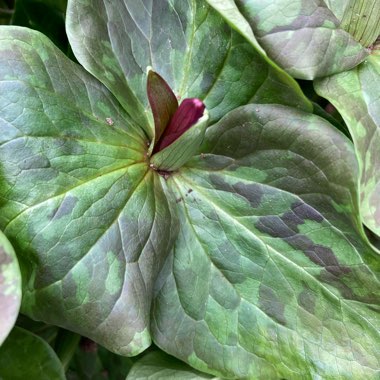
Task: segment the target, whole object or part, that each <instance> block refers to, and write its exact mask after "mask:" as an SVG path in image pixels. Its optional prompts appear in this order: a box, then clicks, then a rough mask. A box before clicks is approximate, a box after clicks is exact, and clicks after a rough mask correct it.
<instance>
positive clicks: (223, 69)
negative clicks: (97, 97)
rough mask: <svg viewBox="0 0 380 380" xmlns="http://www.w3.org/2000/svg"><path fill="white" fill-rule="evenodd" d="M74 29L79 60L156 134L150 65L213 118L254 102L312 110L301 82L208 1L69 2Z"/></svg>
mask: <svg viewBox="0 0 380 380" xmlns="http://www.w3.org/2000/svg"><path fill="white" fill-rule="evenodd" d="M67 32H68V36H69V40H70V43H71V45H72V48H73V51H74V54H75V56H76V57H77V59H78V61H79V62H80V63H81V64H82V65H83V66H84V67H85V68H86V69H87V70H88V71H90V72H91V73H92V74H93V75H94V76H96V77H97V78H98V79H99V80H100V81H101V82H103V83H104V84H105V85H106V86H107V87H108V88H109V89H110V90H111V91H112V92H113V93H114V94H115V96H116V97H117V99H118V100H119V101H120V103H121V104H122V105H123V107H124V108H125V109H126V110H127V111H128V112H129V113H130V115H131V116H132V117H133V118H134V119H135V120H136V121H137V122H139V124H140V125H141V126H142V128H144V129H145V130H146V131H147V134H148V136H150V138H152V136H153V123H152V117H151V113H150V109H149V108H148V100H147V96H146V70H147V67H148V66H151V67H152V69H153V70H154V71H155V72H157V73H158V74H160V75H161V76H162V77H163V78H164V79H165V80H166V81H167V82H168V84H169V86H170V87H171V88H172V89H173V91H174V93H175V94H176V95H177V97H178V98H179V99H183V98H199V99H201V100H202V101H203V102H204V103H205V104H206V107H207V109H208V111H209V113H210V120H211V122H213V121H216V120H218V119H219V118H220V117H222V116H223V115H224V114H225V113H226V112H228V111H229V110H232V109H234V108H236V107H238V106H240V105H243V104H246V103H249V102H256V103H283V104H287V105H292V106H296V107H300V108H302V109H307V110H310V109H311V108H312V107H311V105H310V103H309V102H308V101H307V99H306V98H305V97H304V96H303V95H302V93H301V92H300V90H299V87H298V86H297V84H296V83H295V82H294V81H293V80H291V79H290V78H289V77H288V76H287V75H285V74H284V73H283V72H282V70H279V69H278V68H277V67H275V66H272V65H270V64H268V62H267V60H266V59H265V58H263V56H262V53H259V52H258V51H257V49H256V48H255V47H254V46H253V45H252V44H251V43H249V42H248V41H247V40H246V39H245V38H243V37H242V36H241V35H240V34H239V33H237V32H235V31H233V30H232V29H231V28H230V27H229V26H228V25H227V23H226V22H225V21H224V20H223V19H222V18H221V17H220V16H219V14H218V13H217V12H216V11H214V10H213V9H212V8H210V7H209V6H208V5H207V3H206V1H204V0H191V1H190V0H188V1H182V0H180V1H179V0H174V1H172V0H170V1H169V0H160V1H152V0H139V1H136V0H125V1H105V0H95V1H94V0H76V1H70V0H69V2H68V13H67ZM148 119H149V120H148Z"/></svg>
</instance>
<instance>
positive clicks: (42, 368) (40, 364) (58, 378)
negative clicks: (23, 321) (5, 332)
mask: <svg viewBox="0 0 380 380" xmlns="http://www.w3.org/2000/svg"><path fill="white" fill-rule="evenodd" d="M0 379H2V380H25V379H28V380H65V379H66V378H65V373H64V371H63V367H62V365H61V363H60V361H59V359H58V357H57V355H56V354H55V352H54V351H53V349H52V348H51V347H50V346H49V344H48V343H46V342H45V341H44V340H43V339H41V338H40V337H38V336H37V335H34V334H32V333H31V332H29V331H26V330H24V329H21V328H20V327H15V328H14V329H13V330H12V332H11V333H10V334H9V336H8V338H7V340H6V341H5V342H4V344H3V345H2V346H1V347H0Z"/></svg>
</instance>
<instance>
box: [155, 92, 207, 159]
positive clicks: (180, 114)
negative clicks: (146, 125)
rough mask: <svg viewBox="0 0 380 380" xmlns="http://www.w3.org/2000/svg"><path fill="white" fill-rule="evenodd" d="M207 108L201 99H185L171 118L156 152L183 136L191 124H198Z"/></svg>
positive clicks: (156, 147)
mask: <svg viewBox="0 0 380 380" xmlns="http://www.w3.org/2000/svg"><path fill="white" fill-rule="evenodd" d="M205 108H206V107H205V105H204V104H203V102H202V100H200V99H197V98H188V99H184V100H183V102H182V103H181V104H180V106H179V107H178V109H177V111H176V112H175V113H174V115H173V116H172V118H171V119H170V122H169V124H168V126H167V127H166V128H165V131H164V133H163V134H162V136H161V138H160V140H159V141H158V143H157V145H156V146H155V147H154V153H156V152H158V151H160V150H162V149H164V148H166V147H167V146H168V145H170V144H171V143H172V142H174V141H175V140H177V139H178V138H179V137H180V136H182V135H183V134H184V133H185V132H186V131H187V130H188V129H189V128H190V127H191V126H193V125H194V124H196V122H197V121H198V120H199V119H200V118H201V117H202V116H203V113H204V110H205Z"/></svg>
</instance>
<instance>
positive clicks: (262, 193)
mask: <svg viewBox="0 0 380 380" xmlns="http://www.w3.org/2000/svg"><path fill="white" fill-rule="evenodd" d="M202 148H203V152H204V154H203V155H201V156H198V157H196V158H194V159H193V160H192V161H190V162H189V163H188V164H187V167H186V168H181V169H180V171H179V172H178V173H176V174H174V175H173V176H172V177H171V178H170V179H169V180H168V185H169V186H170V187H171V188H172V189H173V191H174V192H175V193H176V197H177V205H178V210H179V220H180V223H179V224H180V233H179V235H178V239H177V241H176V243H175V245H174V249H173V251H172V253H171V255H170V256H169V257H168V259H167V262H166V263H165V266H164V268H163V270H162V272H161V274H160V276H159V279H158V282H157V287H156V297H155V303H154V318H153V319H152V322H153V325H152V331H153V334H154V341H155V343H156V344H157V345H158V346H159V347H160V348H161V349H163V350H165V351H166V352H168V353H169V354H171V355H174V356H176V357H178V358H179V359H181V360H184V361H186V362H188V363H189V364H190V365H192V366H193V367H195V368H197V369H199V370H201V371H204V372H208V373H212V374H215V375H218V376H221V377H227V378H255V379H256V378H257V379H277V378H287V379H312V378H318V377H320V378H323V379H352V378H360V377H366V378H375V377H376V375H378V371H379V368H380V367H379V350H380V347H379V342H380V339H379V326H380V319H379V314H378V313H377V310H378V305H379V289H380V287H379V281H378V277H377V276H378V273H379V260H378V255H377V253H376V252H375V251H374V250H373V249H372V248H371V246H369V245H367V243H366V239H365V237H364V235H363V234H362V230H361V228H360V221H358V220H357V210H358V205H357V190H356V185H357V163H356V159H355V153H354V150H353V147H352V144H351V143H350V141H349V140H348V139H347V138H346V137H344V136H343V135H342V134H341V133H340V132H338V131H337V130H336V129H335V128H334V127H332V126H331V125H330V124H328V123H327V122H326V121H324V120H323V119H321V118H319V117H317V116H314V115H310V114H305V113H302V112H298V111H295V110H293V109H290V108H286V107H281V106H269V105H268V106H265V105H263V106H259V105H257V106H256V105H248V106H245V107H242V108H238V109H237V110H235V111H233V112H231V113H230V114H228V115H227V116H226V117H225V118H223V119H222V120H221V121H220V122H219V123H217V124H216V125H214V126H212V127H210V128H209V129H208V130H207V133H206V141H205V143H204V145H203V147H202Z"/></svg>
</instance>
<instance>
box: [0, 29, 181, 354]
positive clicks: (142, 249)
mask: <svg viewBox="0 0 380 380" xmlns="http://www.w3.org/2000/svg"><path fill="white" fill-rule="evenodd" d="M0 57H1V58H0V112H1V118H0V162H1V171H0V173H1V174H0V196H1V199H2V200H3V201H2V204H1V217H0V224H1V226H2V227H3V230H4V232H5V233H7V234H8V236H9V238H10V240H11V241H13V242H14V244H15V247H16V249H17V251H18V252H19V254H20V265H21V267H22V271H23V275H24V276H25V287H24V298H23V304H22V310H23V312H24V313H26V314H27V315H29V316H31V317H32V318H34V319H37V320H42V321H44V322H46V323H49V324H54V325H58V326H61V327H65V328H67V329H69V330H73V331H75V332H78V333H80V334H82V335H85V336H88V337H90V338H92V339H93V340H95V341H97V342H99V343H101V344H102V345H104V346H106V347H107V348H108V349H110V350H111V351H114V352H118V353H122V354H127V355H129V354H137V353H138V352H140V351H141V350H143V349H145V348H146V347H147V346H149V344H150V334H149V327H148V326H149V313H150V299H151V288H152V286H153V282H154V279H155V275H156V272H157V271H158V270H159V269H160V265H161V262H162V260H163V259H164V257H165V256H166V254H167V253H168V251H169V249H170V244H171V243H170V241H171V234H175V228H174V227H173V226H172V223H174V222H173V217H172V210H171V205H170V203H169V202H168V200H167V198H166V196H165V195H164V191H163V187H165V183H164V181H163V180H162V181H161V179H160V177H158V176H156V175H153V173H152V172H151V171H150V170H149V167H148V163H147V162H146V150H147V146H146V138H145V135H144V133H143V132H142V130H141V129H140V128H139V127H137V126H136V125H135V124H134V123H133V122H132V121H131V119H130V118H129V117H128V115H126V113H125V111H124V110H123V109H122V108H121V106H120V104H119V103H118V102H117V100H116V99H115V98H114V97H113V96H112V95H111V94H110V93H109V92H108V90H106V88H105V87H104V86H103V85H101V84H100V83H99V82H98V81H97V80H96V79H94V78H93V77H92V76H91V75H89V74H88V73H86V72H85V71H84V70H83V69H82V68H81V67H79V66H78V65H76V64H74V63H72V62H71V61H69V60H68V59H67V58H66V57H65V56H64V55H63V54H62V53H61V52H60V51H59V50H58V49H57V48H55V47H54V46H53V45H52V44H51V43H50V41H49V40H47V38H45V37H43V36H42V35H41V34H39V33H37V32H33V31H30V30H27V29H23V28H16V27H13V28H2V29H0ZM158 236H166V237H167V239H165V240H161V239H158Z"/></svg>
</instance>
